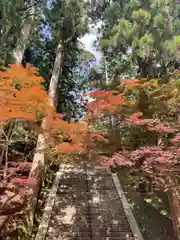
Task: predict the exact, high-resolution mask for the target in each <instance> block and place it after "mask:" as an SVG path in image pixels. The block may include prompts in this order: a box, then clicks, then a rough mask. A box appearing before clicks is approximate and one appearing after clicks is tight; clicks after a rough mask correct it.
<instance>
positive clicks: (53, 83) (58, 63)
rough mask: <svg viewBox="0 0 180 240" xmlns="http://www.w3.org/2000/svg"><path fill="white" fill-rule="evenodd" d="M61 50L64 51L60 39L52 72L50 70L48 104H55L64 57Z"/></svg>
mask: <svg viewBox="0 0 180 240" xmlns="http://www.w3.org/2000/svg"><path fill="white" fill-rule="evenodd" d="M63 51H64V47H63V42H62V40H60V41H59V43H58V46H57V50H56V58H55V62H54V67H53V72H52V76H51V80H50V85H49V93H48V94H49V105H50V106H53V105H54V106H56V100H55V96H56V95H57V88H58V81H59V76H60V75H61V73H62V67H63V59H64V53H63Z"/></svg>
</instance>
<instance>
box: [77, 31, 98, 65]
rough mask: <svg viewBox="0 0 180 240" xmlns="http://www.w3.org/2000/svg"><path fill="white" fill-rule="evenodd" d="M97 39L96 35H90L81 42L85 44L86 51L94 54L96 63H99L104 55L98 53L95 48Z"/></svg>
mask: <svg viewBox="0 0 180 240" xmlns="http://www.w3.org/2000/svg"><path fill="white" fill-rule="evenodd" d="M96 39H97V36H96V34H95V33H89V34H86V35H85V36H83V37H82V38H81V42H82V43H83V44H84V46H85V49H86V50H88V51H89V52H91V53H93V54H94V56H95V58H96V62H97V63H99V61H100V59H101V56H102V54H101V52H99V51H97V50H96V48H95V47H94V46H93V44H94V41H95V40H96Z"/></svg>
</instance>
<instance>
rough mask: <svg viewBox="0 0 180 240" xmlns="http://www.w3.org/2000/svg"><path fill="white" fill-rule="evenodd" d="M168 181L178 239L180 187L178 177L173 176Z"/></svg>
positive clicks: (179, 234) (179, 230)
mask: <svg viewBox="0 0 180 240" xmlns="http://www.w3.org/2000/svg"><path fill="white" fill-rule="evenodd" d="M168 181H169V184H168V185H169V190H168V198H169V205H170V208H171V215H172V221H173V227H174V232H175V237H176V239H177V240H180V188H179V184H178V183H177V181H176V179H173V178H171V179H169V180H168Z"/></svg>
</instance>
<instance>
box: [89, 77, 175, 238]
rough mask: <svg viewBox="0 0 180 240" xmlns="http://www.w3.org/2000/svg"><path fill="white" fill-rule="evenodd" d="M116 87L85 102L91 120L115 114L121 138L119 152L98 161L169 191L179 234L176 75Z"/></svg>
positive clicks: (131, 81) (92, 95)
mask: <svg viewBox="0 0 180 240" xmlns="http://www.w3.org/2000/svg"><path fill="white" fill-rule="evenodd" d="M120 89H121V90H110V91H95V92H92V93H90V96H91V97H93V98H94V101H93V102H91V103H90V104H89V113H88V117H87V119H88V120H89V121H90V124H94V125H95V122H96V121H97V120H99V122H102V123H103V122H105V121H107V119H111V117H114V118H115V119H116V126H114V127H115V128H116V127H117V125H119V126H118V131H119V135H120V136H119V137H120V140H117V142H116V145H117V149H118V148H120V150H118V151H115V152H114V153H112V155H110V156H107V155H102V156H101V155H100V156H99V157H98V159H99V160H100V162H101V164H103V166H104V167H110V166H113V167H128V168H131V169H134V171H136V172H137V171H138V172H139V174H140V175H141V176H143V177H144V178H145V179H146V177H148V179H152V180H153V181H156V186H158V187H160V188H163V189H164V190H165V191H167V192H168V196H169V199H170V205H171V211H172V218H173V222H174V228H175V232H176V236H177V237H179V233H180V232H179V231H180V229H179V224H180V223H179V220H178V219H179V217H178V216H179V214H180V213H179V211H178V205H179V196H180V192H179V184H178V183H179V177H178V176H179V162H180V141H179V140H180V121H179V106H180V99H179V93H180V88H179V73H178V72H175V73H174V75H173V76H171V77H170V78H169V82H168V84H164V83H162V82H161V79H160V80H158V81H157V80H156V79H155V80H152V81H148V82H146V80H145V79H144V80H121V88H120ZM116 97H117V100H116ZM109 99H110V100H109ZM114 101H115V103H114ZM101 103H102V104H101ZM92 116H93V118H92ZM95 119H96V121H95ZM96 124H97V123H96ZM108 137H110V135H109V136H107V138H108ZM118 144H119V147H118ZM175 209H176V210H175ZM178 239H179V238H178Z"/></svg>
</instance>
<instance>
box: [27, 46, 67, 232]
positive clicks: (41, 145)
mask: <svg viewBox="0 0 180 240" xmlns="http://www.w3.org/2000/svg"><path fill="white" fill-rule="evenodd" d="M62 63H63V44H62V41H60V42H59V44H58V46H57V52H56V58H55V62H54V67H53V72H52V77H51V80H50V85H49V93H48V95H49V105H50V106H54V105H55V102H54V99H55V97H56V93H57V87H58V80H59V76H60V74H61V72H62ZM49 114H51V112H49ZM42 128H43V131H44V132H46V130H47V129H48V124H47V123H46V119H44V121H43V124H42ZM45 145H46V139H45V135H44V134H40V135H39V136H38V141H37V147H36V153H35V155H34V158H33V164H32V168H31V172H30V175H29V188H30V190H29V192H28V198H27V209H26V214H25V222H27V226H28V229H27V230H28V232H29V233H31V232H32V229H33V221H34V213H35V207H36V204H37V200H38V193H39V190H40V186H41V184H42V182H43V180H44V170H45V163H46V161H45V156H44V150H45ZM32 183H34V184H32Z"/></svg>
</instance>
